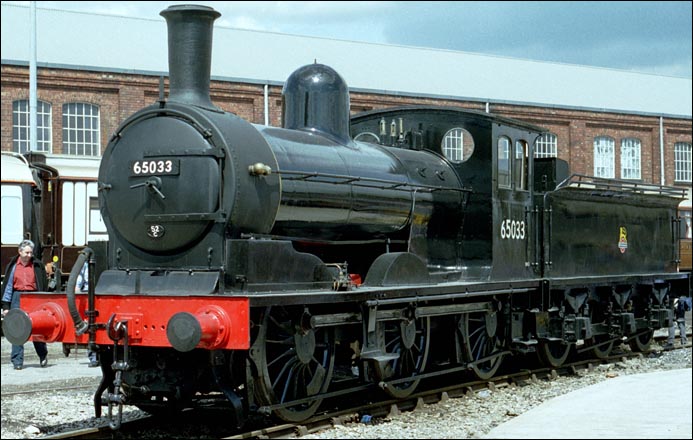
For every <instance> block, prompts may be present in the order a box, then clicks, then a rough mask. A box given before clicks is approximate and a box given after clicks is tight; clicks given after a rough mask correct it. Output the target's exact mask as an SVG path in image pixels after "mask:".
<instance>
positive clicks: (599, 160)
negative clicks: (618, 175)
mask: <svg viewBox="0 0 693 440" xmlns="http://www.w3.org/2000/svg"><path fill="white" fill-rule="evenodd" d="M614 145H615V141H614V139H613V138H611V137H609V136H597V137H596V138H594V176H595V177H603V178H606V179H613V178H614V176H615V174H614V173H615V171H614V168H615V167H614V163H615V156H616V154H615V146H614Z"/></svg>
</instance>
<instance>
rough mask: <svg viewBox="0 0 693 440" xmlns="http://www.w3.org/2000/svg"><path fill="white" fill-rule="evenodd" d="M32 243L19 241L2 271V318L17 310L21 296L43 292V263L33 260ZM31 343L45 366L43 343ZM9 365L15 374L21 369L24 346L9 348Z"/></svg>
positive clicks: (44, 347) (46, 281)
mask: <svg viewBox="0 0 693 440" xmlns="http://www.w3.org/2000/svg"><path fill="white" fill-rule="evenodd" d="M34 247H35V246H34V242H32V241H31V240H23V241H22V242H21V243H20V244H19V246H18V251H19V254H18V255H16V256H14V257H12V259H11V260H10V263H9V264H8V265H7V268H5V278H4V280H3V283H2V314H3V315H6V314H7V312H8V311H9V310H10V309H19V308H20V299H21V296H22V292H36V291H45V290H46V288H47V287H48V277H47V276H46V269H45V268H44V267H43V263H42V262H41V260H39V259H38V258H35V257H34ZM33 342H34V348H35V349H36V354H37V355H38V357H39V361H40V365H41V367H42V368H45V367H46V366H47V365H48V347H47V346H46V343H45V342H38V341H33ZM12 365H13V366H14V369H15V370H21V369H22V367H23V366H24V346H23V345H13V346H12Z"/></svg>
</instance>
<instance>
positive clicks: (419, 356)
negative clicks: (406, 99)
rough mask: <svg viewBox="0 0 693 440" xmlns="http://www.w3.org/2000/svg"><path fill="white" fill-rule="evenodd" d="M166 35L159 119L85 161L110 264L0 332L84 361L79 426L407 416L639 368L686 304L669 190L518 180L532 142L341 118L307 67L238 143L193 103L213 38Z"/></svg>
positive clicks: (512, 135) (205, 101)
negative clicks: (389, 405) (531, 356)
mask: <svg viewBox="0 0 693 440" xmlns="http://www.w3.org/2000/svg"><path fill="white" fill-rule="evenodd" d="M162 15H163V16H164V17H165V18H166V20H167V24H168V27H169V64H170V91H169V95H168V99H163V97H162V98H161V99H160V100H159V102H157V103H155V104H153V105H152V106H149V107H147V108H144V109H142V110H141V111H138V112H137V113H135V114H134V115H132V116H131V117H130V118H128V119H127V120H126V121H125V122H123V124H122V125H121V126H120V127H119V129H118V131H117V132H116V133H115V134H114V136H113V137H112V140H111V141H110V142H109V145H108V147H107V149H106V151H105V153H104V156H103V159H102V163H101V167H100V170H99V177H98V197H99V205H100V209H101V212H102V216H103V219H104V222H105V225H106V228H107V230H108V236H109V241H108V243H107V244H106V243H103V242H102V243H97V244H95V246H94V247H93V249H92V248H89V249H87V250H86V251H85V252H84V253H82V254H81V255H80V256H79V257H78V259H77V263H76V265H75V266H77V267H79V266H81V264H82V263H83V262H85V261H87V262H88V263H89V264H91V265H92V266H91V267H92V270H90V276H92V277H94V278H93V279H92V280H91V281H92V282H90V283H89V285H90V288H91V290H90V292H89V294H88V295H76V294H72V293H70V292H72V291H73V289H71V288H70V287H71V286H74V284H72V283H74V280H75V278H76V271H73V273H72V274H71V276H70V280H69V281H68V287H67V292H68V294H67V298H65V295H55V294H50V293H45V292H39V293H36V294H25V295H23V297H24V300H25V302H24V305H23V306H24V310H23V311H21V310H13V311H11V312H10V313H9V314H8V315H7V317H6V319H5V323H4V328H5V332H6V334H9V336H8V338H9V339H10V340H11V341H12V342H13V343H22V342H24V341H26V340H27V339H28V338H29V337H33V338H34V339H37V340H45V341H48V342H55V341H61V342H66V343H74V342H77V343H86V342H91V343H93V344H97V345H98V347H99V354H100V356H101V358H102V369H103V374H104V375H103V380H102V382H101V385H100V386H99V388H98V390H97V391H96V393H95V405H96V411H97V415H98V414H100V412H101V405H102V403H105V404H107V405H108V406H109V413H111V410H114V409H122V405H124V404H131V405H136V406H138V407H140V408H143V409H145V410H147V411H151V412H161V411H176V410H181V409H183V408H187V407H192V406H196V405H203V406H213V405H219V406H222V407H224V408H228V409H229V411H230V412H231V413H232V414H233V415H234V416H235V420H236V423H238V424H239V425H240V424H242V423H243V421H244V420H246V419H247V417H248V415H249V414H250V413H253V412H259V413H266V414H272V415H274V416H276V417H278V418H280V419H283V420H286V421H301V420H305V419H307V418H309V417H310V416H312V415H313V414H314V413H315V412H316V411H317V410H318V409H319V407H320V404H321V402H322V401H323V399H324V398H325V396H326V395H331V396H336V395H339V394H346V393H348V392H350V391H351V392H354V390H361V389H363V387H364V386H366V387H368V386H371V387H374V388H381V389H382V390H383V392H384V393H385V394H387V395H389V396H391V397H394V398H402V397H406V396H408V395H410V394H411V393H413V392H414V390H415V389H416V387H417V386H418V384H419V383H420V381H421V380H424V379H426V378H429V377H432V376H436V375H442V374H451V373H455V372H459V371H469V372H471V373H472V374H474V375H476V376H477V377H478V378H480V379H488V378H490V377H492V376H493V375H494V374H496V372H497V371H498V368H499V366H500V365H501V363H502V362H512V359H513V355H515V354H524V353H534V352H536V353H538V355H539V356H540V358H541V359H542V360H543V362H545V363H546V364H547V365H551V366H558V365H561V364H562V363H563V362H565V360H566V359H567V357H568V356H569V355H570V354H571V352H573V351H586V350H589V351H593V352H594V353H595V354H597V355H598V356H606V355H608V353H609V352H610V351H611V349H612V347H613V346H614V344H620V343H621V342H625V341H627V342H629V343H630V344H631V346H632V347H633V348H634V349H636V350H644V349H645V348H646V347H647V345H648V344H649V343H650V340H651V339H652V335H653V331H654V330H655V329H659V328H662V327H667V326H668V325H669V323H670V320H671V308H670V306H669V298H670V297H672V296H674V295H681V294H687V293H688V292H687V289H688V286H689V276H690V275H689V274H687V273H681V272H678V271H677V270H676V255H677V252H676V246H678V243H677V241H676V235H675V225H676V224H677V223H676V221H677V218H676V207H677V205H678V204H679V202H680V201H681V200H682V198H683V196H684V194H683V191H682V190H679V189H675V188H670V187H665V186H660V185H640V184H637V185H636V184H632V183H629V182H623V181H616V180H604V179H595V178H590V177H587V176H576V175H571V174H570V173H569V170H568V167H567V165H566V163H565V162H563V161H561V160H558V159H534V154H533V149H534V144H535V141H536V139H537V138H538V137H539V136H540V135H541V134H542V133H543V132H544V130H543V129H541V128H540V127H536V126H534V125H531V124H527V123H524V122H521V121H516V120H512V119H508V118H503V117H499V116H496V115H493V114H489V113H481V112H474V111H470V110H463V109H459V108H445V107H432V106H429V107H402V108H390V109H383V110H374V111H371V112H367V113H363V114H359V115H355V116H353V117H352V116H350V111H349V110H350V109H349V91H348V87H347V85H346V83H345V81H344V80H343V79H342V78H341V76H340V75H339V74H338V73H337V72H336V71H334V70H333V69H332V68H330V67H328V66H324V65H321V64H310V65H307V66H304V67H302V68H300V69H298V70H297V71H296V72H294V73H293V74H292V75H291V76H290V77H289V78H288V80H287V82H286V84H285V86H284V91H283V115H282V116H283V124H282V127H281V128H279V127H266V126H259V125H254V124H250V123H248V122H246V121H244V120H242V119H240V118H239V117H237V116H235V115H233V114H230V113H227V112H224V111H222V110H220V109H218V108H217V107H215V106H214V105H213V103H212V102H211V99H210V96H209V73H210V59H211V58H210V57H211V41H212V28H213V22H214V20H215V19H216V18H217V17H218V16H219V14H218V13H217V12H216V11H214V10H213V9H211V8H208V7H203V6H194V5H181V6H172V7H170V8H168V9H166V10H165V11H163V12H162ZM97 262H105V263H102V264H103V266H105V267H104V268H103V270H101V269H98V270H95V269H96V268H95V266H94V265H95V264H97ZM97 279H98V281H97V282H96V283H95V282H93V281H96V280H97ZM94 286H95V287H94ZM118 425H119V420H118V418H117V417H114V421H113V426H114V427H117V426H118Z"/></svg>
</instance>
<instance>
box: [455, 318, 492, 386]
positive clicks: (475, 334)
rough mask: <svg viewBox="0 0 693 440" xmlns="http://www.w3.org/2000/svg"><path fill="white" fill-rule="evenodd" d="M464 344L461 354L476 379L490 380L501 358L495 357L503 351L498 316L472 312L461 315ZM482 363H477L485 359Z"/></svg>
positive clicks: (460, 327) (460, 326)
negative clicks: (463, 355)
mask: <svg viewBox="0 0 693 440" xmlns="http://www.w3.org/2000/svg"><path fill="white" fill-rule="evenodd" d="M458 327H459V330H460V332H461V333H462V341H463V344H464V347H463V350H464V351H463V353H465V357H466V361H467V362H470V363H471V368H472V371H473V372H474V374H475V375H476V377H478V378H479V379H481V380H486V379H490V378H491V377H493V375H494V374H496V371H497V370H498V367H500V364H501V361H502V360H503V359H502V356H500V355H499V356H495V355H496V354H499V353H500V352H501V351H502V349H503V342H502V341H501V337H500V334H499V331H498V330H499V326H498V314H497V313H496V312H495V311H485V312H474V313H468V314H465V315H462V317H461V318H460V321H459V325H458ZM486 358H488V360H485V361H483V362H477V361H479V360H481V359H486Z"/></svg>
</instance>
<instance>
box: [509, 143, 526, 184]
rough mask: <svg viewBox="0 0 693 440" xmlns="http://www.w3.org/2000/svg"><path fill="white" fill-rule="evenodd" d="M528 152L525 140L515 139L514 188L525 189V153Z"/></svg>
mask: <svg viewBox="0 0 693 440" xmlns="http://www.w3.org/2000/svg"><path fill="white" fill-rule="evenodd" d="M528 154H529V148H528V145H527V142H526V141H516V142H515V165H514V166H513V168H514V169H515V189H519V190H526V189H527V174H528V171H529V170H528V168H527V166H528V165H527V164H528V161H527V155H528Z"/></svg>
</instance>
